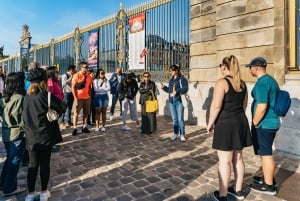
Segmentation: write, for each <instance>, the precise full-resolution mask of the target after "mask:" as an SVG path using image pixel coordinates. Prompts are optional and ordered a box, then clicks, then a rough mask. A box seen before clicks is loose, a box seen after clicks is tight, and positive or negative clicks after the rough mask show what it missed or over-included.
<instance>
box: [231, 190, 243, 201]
mask: <svg viewBox="0 0 300 201" xmlns="http://www.w3.org/2000/svg"><path fill="white" fill-rule="evenodd" d="M228 194H230V195H232V196H233V197H235V198H236V199H238V200H243V199H244V198H245V196H244V193H243V192H242V191H238V192H235V190H234V188H233V187H229V188H228Z"/></svg>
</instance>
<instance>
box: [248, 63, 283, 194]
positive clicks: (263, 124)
mask: <svg viewBox="0 0 300 201" xmlns="http://www.w3.org/2000/svg"><path fill="white" fill-rule="evenodd" d="M246 66H247V67H249V68H250V72H251V75H252V76H254V77H256V78H257V81H256V84H255V86H254V88H253V89H252V92H251V96H252V98H253V102H252V105H251V113H252V129H251V133H252V140H253V146H254V152H255V154H256V155H259V156H260V158H261V164H262V171H263V177H258V176H255V177H253V179H254V183H255V184H254V185H252V187H251V189H252V190H254V191H256V192H261V193H264V194H268V195H276V182H275V179H274V172H275V163H274V158H273V156H272V145H273V142H274V139H275V136H276V132H277V130H278V129H279V127H280V122H279V117H278V116H277V115H276V114H275V112H274V111H273V109H272V108H273V106H274V104H275V100H276V96H277V93H278V91H279V86H278V83H277V82H276V80H275V79H274V78H273V77H272V76H270V75H268V74H267V73H266V67H267V61H266V60H265V59H264V58H262V57H256V58H254V59H252V60H251V62H250V63H249V64H248V65H246Z"/></svg>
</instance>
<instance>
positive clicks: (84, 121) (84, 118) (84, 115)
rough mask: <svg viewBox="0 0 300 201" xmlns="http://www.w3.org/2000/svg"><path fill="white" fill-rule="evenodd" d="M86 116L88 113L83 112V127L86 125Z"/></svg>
mask: <svg viewBox="0 0 300 201" xmlns="http://www.w3.org/2000/svg"><path fill="white" fill-rule="evenodd" d="M88 116H89V115H87V114H83V127H86V126H87V121H88Z"/></svg>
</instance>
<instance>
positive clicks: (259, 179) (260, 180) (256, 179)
mask: <svg viewBox="0 0 300 201" xmlns="http://www.w3.org/2000/svg"><path fill="white" fill-rule="evenodd" d="M253 181H254V183H256V184H263V183H264V181H265V179H264V177H261V176H254V177H253ZM273 185H274V187H275V188H277V183H276V180H275V178H273Z"/></svg>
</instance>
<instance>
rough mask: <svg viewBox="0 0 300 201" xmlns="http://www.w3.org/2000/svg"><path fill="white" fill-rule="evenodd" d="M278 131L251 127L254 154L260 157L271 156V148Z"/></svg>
mask: <svg viewBox="0 0 300 201" xmlns="http://www.w3.org/2000/svg"><path fill="white" fill-rule="evenodd" d="M277 130H278V129H265V128H261V127H258V128H255V127H253V126H252V129H251V133H252V142H253V148H254V153H255V154H256V155H260V156H272V153H273V151H272V146H273V142H274V139H275V136H276V132H277Z"/></svg>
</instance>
